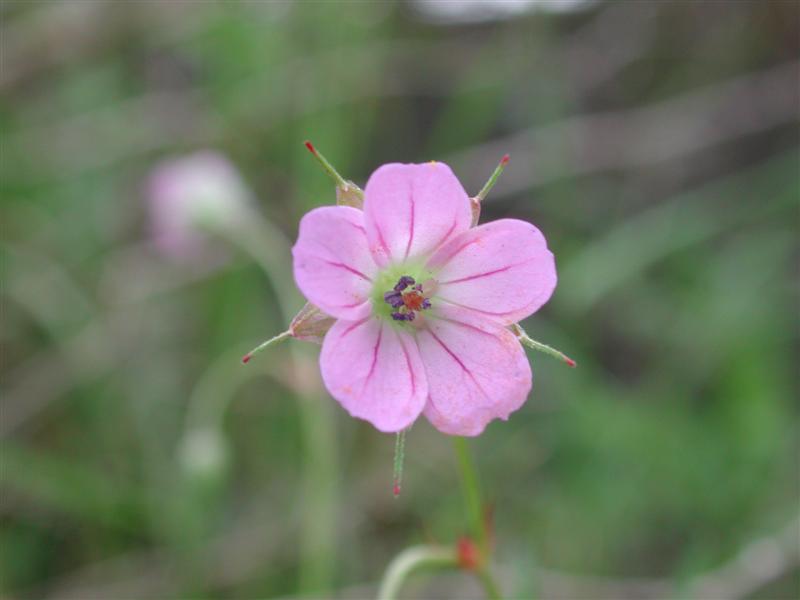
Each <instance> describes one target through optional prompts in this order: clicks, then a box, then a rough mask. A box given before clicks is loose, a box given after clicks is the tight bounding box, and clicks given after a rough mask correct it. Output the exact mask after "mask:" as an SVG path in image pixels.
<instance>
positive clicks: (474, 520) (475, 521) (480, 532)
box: [453, 437, 488, 555]
mask: <svg viewBox="0 0 800 600" xmlns="http://www.w3.org/2000/svg"><path fill="white" fill-rule="evenodd" d="M453 445H454V447H455V451H456V459H457V460H458V473H459V476H460V478H461V492H462V493H463V494H464V502H465V505H466V506H465V508H466V511H467V522H468V524H469V529H470V535H472V538H473V539H474V540H475V541H476V542H477V543H478V546H479V547H480V550H481V552H482V553H483V554H484V555H485V554H486V550H487V549H488V548H487V536H486V528H485V527H484V526H483V514H482V508H481V491H480V484H479V482H478V473H477V471H476V470H475V465H474V464H473V462H472V454H471V453H470V451H469V445H468V443H467V438H463V437H454V438H453Z"/></svg>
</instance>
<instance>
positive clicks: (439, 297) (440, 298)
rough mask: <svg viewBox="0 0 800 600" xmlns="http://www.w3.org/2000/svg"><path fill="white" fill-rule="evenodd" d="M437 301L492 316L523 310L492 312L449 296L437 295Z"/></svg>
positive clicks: (501, 315) (502, 315)
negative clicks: (451, 298)
mask: <svg viewBox="0 0 800 600" xmlns="http://www.w3.org/2000/svg"><path fill="white" fill-rule="evenodd" d="M436 301H437V302H447V303H448V304H452V305H453V306H457V307H459V308H463V309H464V310H471V311H473V312H476V313H480V314H483V315H489V316H490V317H504V316H506V315H511V314H514V313H515V312H518V311H519V310H521V309H518V308H515V309H513V310H507V311H505V312H491V311H488V310H482V309H480V308H475V307H473V306H467V305H466V304H460V303H458V302H454V301H453V300H448V299H447V298H444V297H442V296H436Z"/></svg>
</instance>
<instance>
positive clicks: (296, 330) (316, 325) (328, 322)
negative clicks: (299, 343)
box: [289, 302, 336, 344]
mask: <svg viewBox="0 0 800 600" xmlns="http://www.w3.org/2000/svg"><path fill="white" fill-rule="evenodd" d="M335 321H336V319H334V318H333V317H330V316H328V315H326V314H325V313H324V312H322V311H321V310H320V309H319V308H317V307H316V306H314V305H313V304H311V303H310V302H307V303H306V305H305V306H304V307H303V308H301V309H300V312H299V313H297V315H296V316H295V318H294V319H292V322H291V324H290V325H289V331H291V332H292V337H293V338H295V339H298V340H303V341H305V342H314V343H316V344H321V343H322V340H323V339H324V338H325V334H326V333H328V330H329V329H330V328H331V327H332V326H333V324H334V322H335Z"/></svg>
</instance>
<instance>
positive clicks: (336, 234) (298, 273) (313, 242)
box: [292, 206, 377, 319]
mask: <svg viewBox="0 0 800 600" xmlns="http://www.w3.org/2000/svg"><path fill="white" fill-rule="evenodd" d="M292 256H293V257H294V279H295V281H296V282H297V287H299V288H300V291H301V292H303V295H304V296H305V297H306V298H307V299H308V300H309V301H310V302H311V303H312V304H316V305H317V306H318V307H319V308H321V309H322V311H323V312H325V313H327V314H329V315H332V316H334V317H337V318H340V319H360V318H362V317H365V316H366V315H368V314H369V311H370V304H369V302H368V297H369V293H370V291H371V290H372V278H373V276H374V275H375V271H376V270H377V266H376V265H375V263H374V262H373V260H372V256H371V255H370V253H369V250H368V249H367V236H366V233H365V231H364V224H363V213H362V212H361V211H360V210H356V209H355V208H350V207H348V206H323V207H322V208H316V209H314V210H312V211H311V212H309V213H306V215H305V216H304V217H303V218H302V220H301V221H300V234H299V235H298V237H297V243H296V244H295V245H294V248H292Z"/></svg>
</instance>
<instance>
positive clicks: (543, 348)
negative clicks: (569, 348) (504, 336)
mask: <svg viewBox="0 0 800 600" xmlns="http://www.w3.org/2000/svg"><path fill="white" fill-rule="evenodd" d="M511 330H512V331H513V332H514V335H516V336H517V337H518V338H519V341H520V343H522V344H523V345H525V346H527V347H528V348H530V349H532V350H537V351H538V352H542V353H544V354H547V355H548V356H552V357H553V358H557V359H558V360H560V361H561V362H564V363H566V364H568V365H569V366H570V367H575V366H577V363H576V362H575V361H574V360H572V359H571V358H570V357H569V356H567V355H566V354H564V353H563V352H561V351H560V350H556V349H555V348H553V347H551V346H548V345H547V344H543V343H542V342H537V341H536V340H534V339H533V338H531V337H530V336H529V335H528V334H527V333H526V332H525V330H524V329H523V328H522V327H521V326H520V324H519V323H516V324H514V325H512V326H511Z"/></svg>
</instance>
